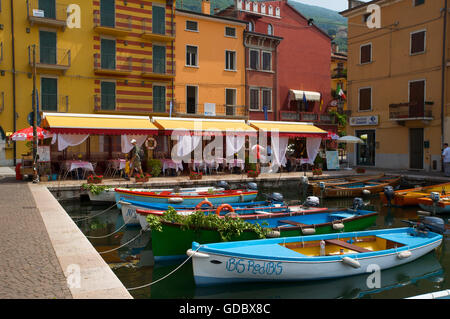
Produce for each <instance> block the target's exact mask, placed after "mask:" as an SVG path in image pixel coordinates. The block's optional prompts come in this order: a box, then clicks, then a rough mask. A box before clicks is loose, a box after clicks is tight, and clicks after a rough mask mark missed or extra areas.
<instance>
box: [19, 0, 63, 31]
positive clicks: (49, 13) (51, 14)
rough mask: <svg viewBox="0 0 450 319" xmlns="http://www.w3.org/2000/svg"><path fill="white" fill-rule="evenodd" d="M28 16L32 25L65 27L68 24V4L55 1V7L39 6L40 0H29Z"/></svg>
mask: <svg viewBox="0 0 450 319" xmlns="http://www.w3.org/2000/svg"><path fill="white" fill-rule="evenodd" d="M27 16H28V21H30V23H31V25H33V24H40V25H46V26H52V27H59V28H63V29H64V28H65V27H66V25H67V4H63V3H58V2H56V3H55V6H54V7H48V8H45V7H43V6H39V0H27Z"/></svg>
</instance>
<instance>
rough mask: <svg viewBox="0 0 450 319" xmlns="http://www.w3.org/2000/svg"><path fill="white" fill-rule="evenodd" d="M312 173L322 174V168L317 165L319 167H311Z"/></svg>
mask: <svg viewBox="0 0 450 319" xmlns="http://www.w3.org/2000/svg"><path fill="white" fill-rule="evenodd" d="M312 173H313V175H322V169H321V168H320V167H319V168H313V169H312Z"/></svg>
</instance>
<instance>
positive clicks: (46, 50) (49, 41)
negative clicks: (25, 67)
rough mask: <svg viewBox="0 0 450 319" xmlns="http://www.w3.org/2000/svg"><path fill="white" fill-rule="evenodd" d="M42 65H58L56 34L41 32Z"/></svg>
mask: <svg viewBox="0 0 450 319" xmlns="http://www.w3.org/2000/svg"><path fill="white" fill-rule="evenodd" d="M39 41H40V52H39V54H40V59H39V60H40V63H44V64H56V32H48V31H39Z"/></svg>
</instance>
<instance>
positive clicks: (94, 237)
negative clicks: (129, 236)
mask: <svg viewBox="0 0 450 319" xmlns="http://www.w3.org/2000/svg"><path fill="white" fill-rule="evenodd" d="M126 225H127V224H123V225H122V226H120V227H119V228H118V229H117V230H115V231H114V232H112V233H111V234H108V235H104V236H87V235H85V236H86V238H91V239H97V238H106V237H109V236H112V235H114V234H115V233H117V232H119V231H120V230H121V229H122V228H124V227H125V226H126Z"/></svg>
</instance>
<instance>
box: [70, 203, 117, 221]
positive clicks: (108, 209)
mask: <svg viewBox="0 0 450 319" xmlns="http://www.w3.org/2000/svg"><path fill="white" fill-rule="evenodd" d="M115 206H117V203H115V204H114V205H112V206H111V207H108V208H107V209H105V210H102V211H101V212H100V213H98V214H95V215H93V216H88V217H85V218H81V219H77V220H74V222H81V221H83V220H87V219H91V218H94V217H97V216H99V215H101V214H103V213H106V212H108V211H110V210H111V209H113V208H114V207H115Z"/></svg>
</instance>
